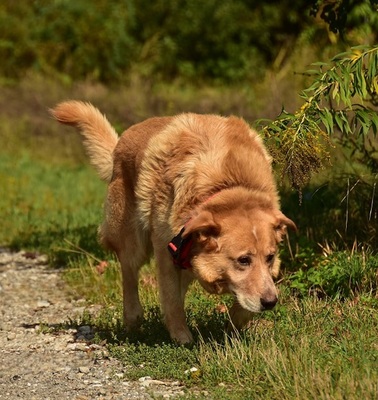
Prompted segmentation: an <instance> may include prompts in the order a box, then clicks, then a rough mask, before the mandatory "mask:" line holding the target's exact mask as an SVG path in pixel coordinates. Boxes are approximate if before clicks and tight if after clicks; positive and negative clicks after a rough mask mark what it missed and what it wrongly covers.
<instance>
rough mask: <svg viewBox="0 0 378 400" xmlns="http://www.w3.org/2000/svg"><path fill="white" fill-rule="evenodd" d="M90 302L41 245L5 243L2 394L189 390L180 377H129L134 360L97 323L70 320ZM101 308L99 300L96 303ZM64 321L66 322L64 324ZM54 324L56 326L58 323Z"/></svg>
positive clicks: (0, 295) (0, 284)
mask: <svg viewBox="0 0 378 400" xmlns="http://www.w3.org/2000/svg"><path fill="white" fill-rule="evenodd" d="M84 308H85V309H87V308H88V305H86V303H85V301H84V300H83V299H74V298H73V297H72V296H70V295H69V292H68V290H67V288H66V286H65V283H64V281H63V280H62V277H61V272H60V271H59V270H56V269H53V268H52V267H50V266H48V265H47V257H46V256H44V255H40V254H37V253H34V252H17V253H13V252H11V251H9V250H8V249H6V248H0V399H27V400H39V399H43V400H56V399H59V400H61V399H74V400H87V399H103V400H110V399H153V398H173V397H179V396H180V395H182V394H184V387H183V386H182V385H181V384H180V382H178V381H176V382H173V381H157V380H153V379H151V378H150V377H144V378H141V379H139V381H128V380H126V379H125V378H124V371H125V368H126V366H125V365H123V364H121V363H120V362H119V361H118V360H116V359H114V358H112V357H110V355H109V353H108V352H107V350H106V347H105V346H104V345H103V346H102V345H98V344H93V343H91V338H93V331H92V329H91V327H90V326H80V327H78V328H77V329H72V328H67V327H65V326H67V321H69V320H71V321H72V320H75V318H77V317H78V316H79V315H81V314H82V312H83V311H84ZM89 308H90V309H91V310H90V311H91V312H96V308H97V309H98V306H96V305H93V306H91V307H89ZM57 327H59V329H56V328H57ZM51 328H54V329H51Z"/></svg>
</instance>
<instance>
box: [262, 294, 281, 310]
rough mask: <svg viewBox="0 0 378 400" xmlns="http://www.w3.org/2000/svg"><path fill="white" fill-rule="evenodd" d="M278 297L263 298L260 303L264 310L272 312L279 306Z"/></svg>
mask: <svg viewBox="0 0 378 400" xmlns="http://www.w3.org/2000/svg"><path fill="white" fill-rule="evenodd" d="M277 301H278V297H277V296H275V295H274V296H270V297H264V298H263V297H261V298H260V303H261V306H262V308H263V310H271V309H272V308H274V306H275V305H276V304H277Z"/></svg>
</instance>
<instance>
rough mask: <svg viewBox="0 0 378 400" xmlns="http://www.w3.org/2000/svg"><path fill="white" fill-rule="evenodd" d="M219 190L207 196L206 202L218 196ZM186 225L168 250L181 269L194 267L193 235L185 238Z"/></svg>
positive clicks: (170, 243) (169, 245)
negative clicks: (191, 253)
mask: <svg viewBox="0 0 378 400" xmlns="http://www.w3.org/2000/svg"><path fill="white" fill-rule="evenodd" d="M218 193H219V192H217V193H214V194H212V195H211V196H210V197H209V198H207V199H206V200H205V201H204V203H207V202H208V201H209V200H210V199H212V198H213V197H215V196H217V195H218ZM184 230H185V226H184V227H183V228H182V229H181V231H180V233H179V234H178V235H176V236H175V237H174V238H173V239H172V240H171V241H170V242H169V243H168V250H169V252H170V253H171V256H172V259H173V264H175V266H176V267H179V268H181V269H189V268H191V267H192V264H191V262H190V250H191V249H192V245H193V239H192V237H191V236H189V237H187V238H183V237H182V234H183V233H184Z"/></svg>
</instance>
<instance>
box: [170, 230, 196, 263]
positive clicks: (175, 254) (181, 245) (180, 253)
mask: <svg viewBox="0 0 378 400" xmlns="http://www.w3.org/2000/svg"><path fill="white" fill-rule="evenodd" d="M184 230H185V226H184V227H183V228H182V229H181V231H180V233H179V234H178V235H176V236H175V237H174V238H173V239H172V240H171V241H170V242H169V243H168V250H169V252H170V253H171V256H172V258H173V264H175V266H176V267H179V268H181V269H189V268H191V267H192V264H191V263H190V257H189V256H190V250H191V248H192V244H193V239H192V238H191V236H189V237H187V238H183V237H182V234H183V233H184Z"/></svg>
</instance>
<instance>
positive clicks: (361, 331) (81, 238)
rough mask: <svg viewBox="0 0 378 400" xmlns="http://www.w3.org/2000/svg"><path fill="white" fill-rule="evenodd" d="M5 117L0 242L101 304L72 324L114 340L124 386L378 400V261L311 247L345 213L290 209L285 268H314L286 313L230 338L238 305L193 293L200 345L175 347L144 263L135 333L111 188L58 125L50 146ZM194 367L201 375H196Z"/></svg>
mask: <svg viewBox="0 0 378 400" xmlns="http://www.w3.org/2000/svg"><path fill="white" fill-rule="evenodd" d="M188 101H189V100H188ZM2 118H3V120H2V121H3V122H4V123H3V124H2V129H1V130H0V139H1V140H3V142H2V143H4V146H3V148H2V151H1V153H0V187H1V196H0V217H1V221H2V229H1V230H0V245H8V246H12V247H14V248H22V249H29V250H37V251H41V252H46V253H48V254H49V256H50V260H51V263H52V264H53V265H54V266H61V267H64V268H63V274H64V277H65V279H66V281H67V283H68V284H69V287H70V289H71V290H72V292H74V293H75V294H76V295H77V296H82V297H85V298H86V299H87V301H88V304H92V303H97V304H101V305H103V307H102V309H101V310H100V311H99V312H98V313H97V314H95V315H93V314H92V313H90V312H89V311H85V312H84V313H83V315H82V316H80V317H79V318H78V319H77V320H70V321H67V325H71V326H77V325H80V324H90V325H91V326H92V327H93V328H94V330H95V333H96V336H95V339H94V340H95V341H97V342H102V343H105V342H106V343H107V346H108V350H109V352H110V354H111V355H112V356H113V357H116V358H118V359H120V360H121V361H122V362H123V363H124V365H125V368H124V371H125V372H124V374H125V378H127V379H137V378H139V377H142V376H147V375H148V376H151V377H152V378H155V379H167V380H179V381H182V382H183V383H184V384H185V386H186V387H187V389H188V390H187V393H186V394H185V395H184V396H183V397H184V398H187V399H191V398H205V397H206V398H213V399H221V398H225V399H348V400H349V399H376V398H377V393H378V368H377V365H378V345H377V339H376V336H377V330H378V312H377V309H378V296H377V256H376V254H375V253H373V252H372V251H370V252H368V251H365V250H364V251H362V249H361V247H358V246H357V247H356V248H355V249H354V250H353V252H352V251H350V250H348V249H347V248H344V249H340V248H337V249H336V248H335V249H334V251H333V252H329V253H328V254H327V256H326V257H325V256H321V255H320V254H319V251H315V250H314V246H310V245H309V243H310V242H311V238H312V237H311V234H308V232H309V229H310V227H311V226H316V230H317V232H318V236H317V237H319V234H322V237H323V238H324V239H326V238H327V234H329V233H330V230H331V224H332V222H333V221H334V220H336V219H337V218H339V217H340V216H339V215H337V216H336V217H335V218H333V217H332V216H331V215H332V211H331V210H330V212H329V213H327V214H325V213H324V214H322V216H321V217H319V215H320V214H319V208H320V206H319V205H316V204H315V207H314V208H313V209H311V208H310V207H309V205H310V204H309V203H310V200H311V199H306V198H305V200H304V201H305V207H302V208H299V207H298V203H297V199H293V200H292V204H294V206H293V205H291V207H292V210H294V209H295V210H296V211H295V214H298V215H296V217H297V218H298V220H299V221H301V224H300V225H301V231H300V232H301V233H300V235H299V238H298V240H297V241H296V243H295V244H293V245H292V252H293V253H294V254H293V255H292V256H290V255H288V254H287V253H288V252H287V251H286V252H285V255H284V260H285V265H286V267H288V266H289V264H288V263H289V262H290V260H291V258H292V262H293V265H295V266H296V270H298V269H299V268H302V267H305V268H303V270H304V272H305V273H304V274H303V276H301V275H300V273H297V274H296V275H295V274H292V273H293V272H294V271H293V270H290V268H286V272H285V273H284V275H283V277H282V279H281V283H280V285H279V288H280V291H281V296H280V304H279V305H278V306H277V308H276V309H275V310H274V311H272V312H269V313H265V314H261V315H256V317H255V318H254V320H253V321H252V323H251V326H250V327H249V329H248V330H247V331H246V332H242V333H240V334H234V335H232V336H231V337H230V336H227V335H226V334H225V330H224V327H225V325H226V324H227V321H228V314H227V307H228V306H229V305H230V301H231V299H230V298H227V297H224V298H221V297H216V296H210V295H208V294H206V293H205V292H204V291H203V290H202V289H201V288H200V287H199V286H198V285H197V284H194V285H193V286H192V287H191V288H190V291H189V293H188V298H187V315H188V323H189V326H190V328H191V330H192V331H193V333H194V337H195V343H194V344H193V346H189V347H184V346H177V345H176V344H174V343H172V342H171V341H170V339H169V335H168V333H167V331H166V329H165V327H164V325H163V324H162V322H161V316H160V311H159V302H158V295H157V287H156V277H155V270H154V266H153V265H146V266H145V267H144V268H143V270H142V273H141V278H140V283H141V290H140V293H141V298H142V302H143V303H144V304H145V320H144V322H143V324H142V326H141V328H140V331H138V332H134V333H132V334H128V335H126V334H125V331H124V327H123V323H122V298H121V278H120V271H119V268H118V265H117V262H116V260H115V257H114V256H113V255H111V254H109V253H106V252H105V251H103V250H102V249H101V247H100V246H99V245H98V243H97V226H98V224H99V223H100V222H101V218H102V204H103V199H104V195H105V185H104V184H103V183H102V182H100V181H99V179H98V178H97V176H96V175H95V173H94V172H93V171H92V169H91V168H90V167H89V166H87V163H85V164H83V163H82V159H83V155H82V151H81V149H80V147H77V146H79V145H78V143H79V142H78V140H77V138H76V137H75V136H74V135H72V136H71V135H68V136H65V137H64V138H61V137H59V136H57V135H56V132H57V131H56V128H52V134H51V137H50V136H49V134H47V133H46V132H42V133H41V136H38V135H37V134H36V133H34V136H33V137H36V139H35V140H33V137H29V136H28V127H29V126H30V124H31V123H32V122H33V121H34V120H33V115H32V114H28V115H27V116H26V117H25V118H18V119H16V118H15V119H14V120H11V119H10V118H9V117H2ZM46 118H48V116H47V113H46ZM34 122H35V121H34ZM48 123H49V124H51V123H52V122H51V121H49V122H48ZM46 124H47V123H46ZM12 127H16V134H15V135H13V136H12ZM45 128H46V127H45ZM34 129H35V128H34ZM35 135H37V136H35ZM73 160H74V161H73ZM331 197H332V193H331V192H329V193H327V199H328V198H331ZM288 199H289V198H288V197H287V198H285V203H286V204H287V203H288V201H287V200H288ZM306 202H307V203H306ZM325 204H330V203H325V202H323V203H322V204H321V206H322V207H323V208H326V207H325ZM304 208H305V211H306V213H307V216H306V218H307V219H308V220H309V224H308V225H306V224H305V222H306V220H307V219H306V218H303V217H302V214H301V213H302V212H303V209H304ZM317 211H318V214H316V212H317ZM324 211H326V210H324ZM312 212H313V213H314V214H313V215H311V213H312ZM289 215H294V213H290V212H289ZM324 215H327V218H325V217H324ZM324 221H327V223H324ZM355 226H356V227H357V226H358V225H355ZM302 232H303V234H302ZM357 233H358V232H357V230H356V234H357ZM304 237H305V238H304ZM303 238H304V239H306V240H305V241H303ZM323 244H324V243H323ZM319 250H320V248H319ZM102 261H106V262H107V267H106V268H105V270H104V271H101V268H100V267H99V266H100V264H101V262H102ZM101 272H102V273H101ZM341 289H342V291H341ZM48 330H49V327H46V331H48ZM192 367H196V368H197V371H195V372H188V371H189V369H190V368H192Z"/></svg>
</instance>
